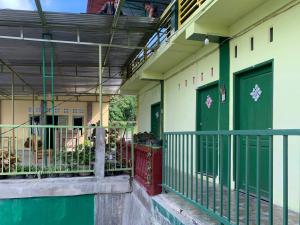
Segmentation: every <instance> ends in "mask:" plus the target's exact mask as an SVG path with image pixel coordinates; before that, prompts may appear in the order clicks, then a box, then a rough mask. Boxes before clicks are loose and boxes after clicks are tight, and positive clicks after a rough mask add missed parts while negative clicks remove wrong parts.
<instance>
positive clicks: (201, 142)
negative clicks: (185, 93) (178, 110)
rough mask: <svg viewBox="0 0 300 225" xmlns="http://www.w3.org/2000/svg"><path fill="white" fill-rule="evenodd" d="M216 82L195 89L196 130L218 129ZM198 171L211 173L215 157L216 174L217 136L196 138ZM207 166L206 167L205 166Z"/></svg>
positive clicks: (216, 169)
mask: <svg viewBox="0 0 300 225" xmlns="http://www.w3.org/2000/svg"><path fill="white" fill-rule="evenodd" d="M218 93H219V92H218V84H213V85H209V86H208V87H206V88H203V89H199V90H198V91H197V127H196V128H197V131H216V130H218V127H219V126H218V123H219V122H218V121H219V120H218V118H219V116H218V115H219V94H218ZM197 146H198V147H197V149H198V171H199V172H201V171H202V172H203V173H206V171H207V172H208V175H209V176H212V175H213V158H215V176H216V175H217V174H218V165H217V164H218V138H217V136H215V137H213V136H200V137H198V138H197ZM206 166H207V167H206Z"/></svg>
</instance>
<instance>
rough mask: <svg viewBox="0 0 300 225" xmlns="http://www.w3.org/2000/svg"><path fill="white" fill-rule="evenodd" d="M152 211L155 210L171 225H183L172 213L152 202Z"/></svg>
mask: <svg viewBox="0 0 300 225" xmlns="http://www.w3.org/2000/svg"><path fill="white" fill-rule="evenodd" d="M152 203H153V207H154V210H157V211H158V212H159V213H160V214H161V215H162V216H163V217H164V218H165V219H166V220H167V221H169V222H170V224H172V225H184V224H183V223H182V222H181V221H179V219H178V218H176V217H175V216H174V215H173V214H172V213H170V212H169V211H168V210H166V209H165V208H164V207H163V206H161V205H160V204H159V203H158V202H156V201H154V200H153V201H152Z"/></svg>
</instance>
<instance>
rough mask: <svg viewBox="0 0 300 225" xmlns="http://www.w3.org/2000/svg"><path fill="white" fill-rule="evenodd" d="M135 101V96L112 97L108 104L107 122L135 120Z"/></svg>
mask: <svg viewBox="0 0 300 225" xmlns="http://www.w3.org/2000/svg"><path fill="white" fill-rule="evenodd" d="M136 108H137V101H136V97H135V96H112V97H111V99H110V104H109V121H110V123H113V122H121V121H122V122H123V121H135V120H136Z"/></svg>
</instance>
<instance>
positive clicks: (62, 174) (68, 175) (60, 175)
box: [59, 173, 73, 177]
mask: <svg viewBox="0 0 300 225" xmlns="http://www.w3.org/2000/svg"><path fill="white" fill-rule="evenodd" d="M59 177H73V174H72V173H60V174H59Z"/></svg>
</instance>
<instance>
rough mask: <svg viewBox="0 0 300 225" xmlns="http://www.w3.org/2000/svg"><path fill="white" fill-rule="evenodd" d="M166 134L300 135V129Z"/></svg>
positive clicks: (167, 133) (172, 133) (176, 132)
mask: <svg viewBox="0 0 300 225" xmlns="http://www.w3.org/2000/svg"><path fill="white" fill-rule="evenodd" d="M164 134H165V135H176V134H185V135H191V134H195V135H247V136H260V135H300V129H266V130H218V131H182V132H180V131H175V132H164Z"/></svg>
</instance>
